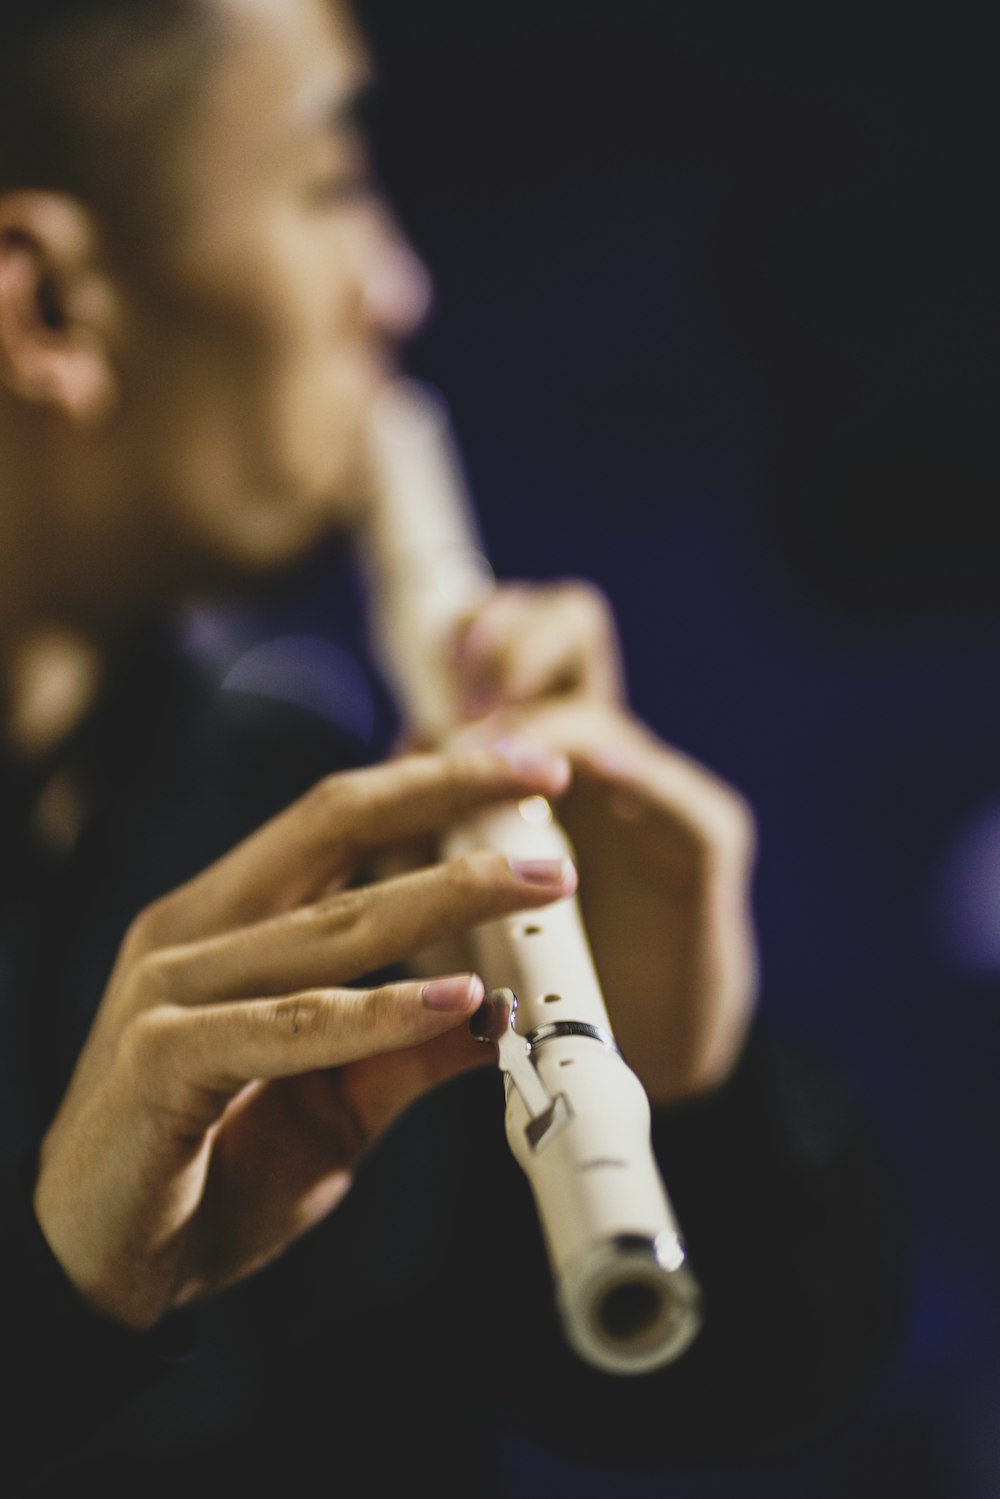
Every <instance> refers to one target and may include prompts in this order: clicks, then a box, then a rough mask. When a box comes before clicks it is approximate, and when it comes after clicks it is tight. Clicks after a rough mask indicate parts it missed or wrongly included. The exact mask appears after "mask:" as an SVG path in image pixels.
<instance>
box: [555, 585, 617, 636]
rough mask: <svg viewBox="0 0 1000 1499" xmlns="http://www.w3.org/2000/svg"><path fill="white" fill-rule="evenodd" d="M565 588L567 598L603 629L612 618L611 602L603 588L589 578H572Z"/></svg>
mask: <svg viewBox="0 0 1000 1499" xmlns="http://www.w3.org/2000/svg"><path fill="white" fill-rule="evenodd" d="M563 588H564V590H565V593H564V597H566V598H567V599H568V600H569V601H570V602H571V603H572V604H573V605H574V606H575V607H576V608H577V609H579V610H580V612H581V613H582V614H583V615H585V616H586V617H587V618H588V619H590V620H592V621H593V622H594V623H596V624H598V625H601V626H602V627H603V626H605V625H607V624H609V623H610V620H611V616H612V611H611V601H610V599H609V598H608V596H607V594H606V593H605V592H604V590H603V589H602V588H599V587H598V585H597V584H596V583H592V582H591V581H590V580H589V579H588V578H572V579H570V580H569V581H567V582H566V583H565V584H564V585H563Z"/></svg>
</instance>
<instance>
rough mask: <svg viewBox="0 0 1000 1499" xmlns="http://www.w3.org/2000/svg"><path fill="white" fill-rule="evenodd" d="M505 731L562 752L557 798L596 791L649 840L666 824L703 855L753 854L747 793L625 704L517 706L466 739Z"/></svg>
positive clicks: (577, 801)
mask: <svg viewBox="0 0 1000 1499" xmlns="http://www.w3.org/2000/svg"><path fill="white" fill-rule="evenodd" d="M504 733H509V734H511V735H513V736H515V737H516V738H517V739H518V740H519V741H522V740H523V741H527V740H528V739H529V738H530V742H531V743H533V744H537V745H538V746H539V748H540V749H542V750H543V751H545V752H548V753H550V754H555V753H559V754H562V755H565V756H566V758H567V759H568V760H569V762H570V765H571V767H572V771H573V777H572V781H571V784H570V787H569V788H568V790H567V793H566V796H565V798H564V799H563V804H565V802H566V801H568V802H572V803H573V804H574V806H575V807H579V806H580V805H582V804H584V803H587V804H589V803H590V802H591V801H592V799H593V796H594V793H595V792H596V791H597V790H598V789H600V790H602V791H603V792H605V793H606V794H607V795H608V797H609V798H610V799H611V804H612V811H613V814H614V816H615V817H616V818H617V819H618V820H619V821H620V822H622V823H623V824H631V825H633V827H634V830H635V831H636V833H637V834H640V835H642V836H645V837H647V838H648V839H650V840H653V841H655V840H656V839H657V838H659V837H661V835H662V833H663V831H664V829H665V827H666V826H667V825H669V828H670V830H671V831H672V833H673V834H674V835H675V836H676V835H677V834H683V836H684V837H685V838H686V839H687V840H688V841H689V842H690V844H691V846H692V848H693V849H695V850H696V851H697V850H698V849H700V850H702V851H703V852H704V854H705V857H706V858H709V859H711V858H714V857H715V856H716V855H717V854H720V855H722V856H723V857H724V858H725V859H726V860H727V862H728V863H730V864H732V863H734V861H737V860H738V861H741V862H742V863H743V864H744V865H745V864H746V863H747V862H748V861H749V860H750V859H751V858H752V856H753V850H754V844H755V820H754V816H753V812H752V809H751V808H750V806H749V804H748V803H747V801H746V800H745V798H744V797H742V796H741V795H740V793H739V792H738V791H737V790H736V789H735V788H734V787H732V786H731V785H729V783H728V782H726V781H724V780H723V779H722V778H720V777H719V776H717V775H716V774H715V773H714V772H712V771H710V770H708V769H707V768H706V767H705V766H703V765H701V764H700V763H699V762H698V761H696V760H693V759H692V758H691V757H690V756H688V755H685V754H683V753H682V752H681V751H680V750H678V749H676V748H675V747H674V746H673V745H671V744H669V743H667V742H665V741H664V740H661V739H659V738H658V737H657V736H656V735H655V734H654V733H653V732H652V731H651V730H650V729H649V728H648V727H647V726H646V725H644V724H642V723H641V722H639V721H638V720H637V719H636V718H634V717H633V716H632V715H631V714H630V713H628V712H627V711H625V710H622V709H620V708H618V707H616V706H614V705H610V704H604V703H595V702H593V701H590V700H587V699H581V698H579V697H574V698H571V699H566V700H564V701H560V702H555V703H553V702H548V703H545V704H539V705H522V706H521V707H519V708H515V709H503V710H501V712H500V713H498V714H494V715H493V716H492V717H491V718H490V719H489V720H487V721H484V722H483V723H482V724H480V725H477V726H476V727H475V728H474V729H471V730H469V731H467V734H468V738H467V741H466V742H468V743H474V742H475V740H476V738H477V736H478V735H479V734H482V735H483V736H484V737H486V738H488V739H490V740H494V739H497V738H499V736H500V735H501V734H504Z"/></svg>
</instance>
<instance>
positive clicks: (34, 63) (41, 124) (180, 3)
mask: <svg viewBox="0 0 1000 1499" xmlns="http://www.w3.org/2000/svg"><path fill="white" fill-rule="evenodd" d="M220 35H221V21H220V17H219V15H218V12H217V10H216V7H215V6H214V5H213V4H212V3H211V0H0V192H4V191H9V190H10V189H16V188H42V189H48V190H51V191H56V192H67V193H72V194H74V195H76V196H79V197H81V198H83V199H84V200H85V201H86V202H87V203H88V204H90V205H91V206H92V207H93V208H94V209H95V210H96V211H97V212H98V213H99V214H100V215H101V216H102V217H103V218H104V219H106V220H108V221H110V222H111V223H112V224H113V225H114V227H115V229H116V230H118V231H128V232H129V233H130V234H131V235H144V236H145V235H149V234H151V233H155V232H156V230H157V229H158V228H159V227H161V226H162V223H163V222H164V220H165V212H166V210H168V209H170V208H171V207H172V206H173V205H171V204H170V202H169V199H170V197H171V184H172V183H173V182H174V174H173V173H172V171H171V146H172V144H173V143H174V140H175V136H176V130H177V127H178V123H179V121H180V120H181V119H183V118H184V116H185V114H186V112H187V111H188V110H189V109H190V106H191V105H192V103H193V101H194V100H195V99H196V98H197V96H198V93H199V90H200V87H201V85H202V83H203V81H204V78H205V76H206V74H207V72H208V70H209V68H210V66H211V64H212V62H213V60H214V58H215V57H216V55H217V52H218V50H219V47H220ZM151 181H152V182H155V184H156V190H155V191H151V190H150V182H151Z"/></svg>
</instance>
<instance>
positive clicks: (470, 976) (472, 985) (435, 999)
mask: <svg viewBox="0 0 1000 1499" xmlns="http://www.w3.org/2000/svg"><path fill="white" fill-rule="evenodd" d="M485 993H486V987H485V985H484V983H483V981H482V979H481V978H480V977H479V975H478V973H456V974H453V975H452V977H451V978H446V979H432V980H431V981H430V983H429V984H425V985H424V987H423V988H422V989H421V991H420V998H421V999H422V1000H423V1002H424V1004H425V1005H426V1007H427V1009H428V1010H467V1009H468V1008H469V1005H470V1004H471V1003H472V1001H473V1000H474V999H481V998H482V996H483V995H484V994H485Z"/></svg>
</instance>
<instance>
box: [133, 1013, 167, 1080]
mask: <svg viewBox="0 0 1000 1499" xmlns="http://www.w3.org/2000/svg"><path fill="white" fill-rule="evenodd" d="M177 1034H178V1027H177V1024H176V1019H175V1016H174V1015H173V1014H172V1013H171V1011H170V1010H169V1009H167V1008H166V1007H165V1006H157V1007H156V1008H155V1009H152V1010H146V1011H144V1012H143V1013H142V1014H141V1015H139V1016H137V1017H136V1019H135V1020H134V1021H133V1022H132V1024H131V1025H129V1026H128V1027H127V1028H126V1029H125V1030H124V1031H123V1032H122V1036H121V1041H120V1051H121V1056H122V1060H123V1061H124V1063H125V1065H126V1066H127V1067H128V1069H129V1071H130V1072H131V1073H132V1075H133V1076H135V1077H137V1078H148V1077H150V1076H152V1075H155V1074H156V1073H158V1072H162V1071H163V1070H164V1069H165V1068H167V1067H168V1066H169V1064H170V1060H171V1058H172V1057H173V1055H174V1052H175V1049H176V1039H177Z"/></svg>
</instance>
